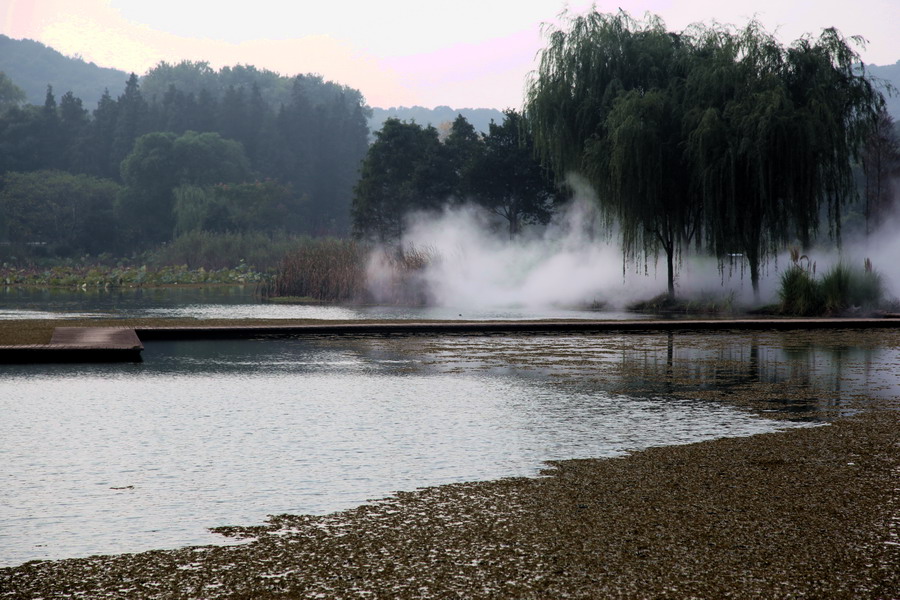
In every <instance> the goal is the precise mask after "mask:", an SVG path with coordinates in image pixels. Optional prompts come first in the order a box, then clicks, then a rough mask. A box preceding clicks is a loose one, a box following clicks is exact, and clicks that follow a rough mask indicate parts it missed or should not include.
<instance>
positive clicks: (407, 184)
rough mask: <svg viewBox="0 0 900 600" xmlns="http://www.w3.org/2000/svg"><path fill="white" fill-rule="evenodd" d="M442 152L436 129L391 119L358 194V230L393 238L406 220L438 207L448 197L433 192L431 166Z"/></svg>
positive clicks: (377, 139) (355, 217) (366, 234)
mask: <svg viewBox="0 0 900 600" xmlns="http://www.w3.org/2000/svg"><path fill="white" fill-rule="evenodd" d="M440 155H441V142H440V140H439V139H438V132H437V129H435V128H434V127H427V128H423V127H422V126H421V125H419V124H417V123H405V122H402V121H400V120H398V119H388V120H386V121H385V122H384V125H383V126H382V128H381V130H380V131H377V132H376V133H375V141H374V142H373V143H372V145H371V146H370V147H369V151H368V153H367V154H366V158H365V160H364V161H363V164H362V172H361V174H360V178H359V182H358V183H357V184H356V188H355V192H354V198H353V230H354V233H355V234H356V235H357V236H359V237H368V238H372V239H375V240H378V241H380V242H392V241H395V240H397V239H399V238H400V236H401V235H402V234H403V229H404V219H405V218H406V216H407V215H408V214H409V213H411V212H414V211H417V210H434V209H436V208H438V207H439V206H440V205H441V203H442V202H443V201H444V200H446V198H445V197H441V196H438V195H434V194H432V193H430V191H431V180H430V177H429V175H430V174H431V171H432V170H433V169H432V166H433V164H434V161H435V160H438V158H437V157H439V156H440Z"/></svg>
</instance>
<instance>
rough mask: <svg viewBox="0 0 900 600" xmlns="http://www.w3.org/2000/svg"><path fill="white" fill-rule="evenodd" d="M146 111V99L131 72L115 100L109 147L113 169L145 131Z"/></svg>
mask: <svg viewBox="0 0 900 600" xmlns="http://www.w3.org/2000/svg"><path fill="white" fill-rule="evenodd" d="M148 113H149V111H148V108H147V101H146V100H144V97H143V95H142V94H141V89H140V84H139V83H138V78H137V75H135V74H134V73H132V74H131V76H130V77H129V78H128V81H127V82H126V83H125V91H124V92H123V93H122V95H121V96H119V98H118V100H117V101H116V124H115V131H114V132H113V138H112V147H111V148H110V154H111V156H110V159H111V161H112V167H113V168H114V169H117V168H118V166H119V165H120V164H121V162H122V161H123V160H124V159H125V157H126V156H128V154H129V153H130V152H131V149H132V148H133V147H134V142H135V140H137V139H138V138H139V137H140V136H141V135H143V134H144V133H147V130H148V126H149V114H148Z"/></svg>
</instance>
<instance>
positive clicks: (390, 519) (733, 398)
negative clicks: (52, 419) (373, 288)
mask: <svg viewBox="0 0 900 600" xmlns="http://www.w3.org/2000/svg"><path fill="white" fill-rule="evenodd" d="M896 337H897V336H896V335H895V334H893V333H879V334H878V337H877V338H876V337H873V336H867V337H865V338H860V339H852V335H851V334H847V333H843V334H842V333H835V334H830V337H827V338H824V339H826V341H827V343H828V344H830V345H831V346H834V347H835V348H838V347H840V346H841V345H842V344H850V343H852V344H853V345H854V346H865V344H869V345H872V344H875V343H876V342H877V343H878V344H879V345H881V346H882V347H889V348H894V349H897V348H900V344H898V342H897V339H896ZM680 339H681V340H682V341H681V343H682V344H684V345H690V344H700V343H702V344H704V345H705V346H709V345H710V344H713V343H718V342H716V340H720V339H721V340H724V339H725V337H724V336H722V337H721V338H707V337H703V338H699V337H698V338H696V339H695V338H692V337H689V336H686V337H683V338H680ZM748 339H749V338H748ZM752 339H753V340H755V339H757V338H755V337H754V338H752ZM765 339H767V338H763V341H765ZM792 339H795V338H792ZM796 339H797V340H800V341H799V342H796V343H795V345H798V344H800V342H802V343H803V344H805V343H806V342H805V341H803V339H801V338H796ZM817 339H818V338H817ZM829 340H830V341H829ZM423 343H429V344H430V343H432V342H423ZM447 343H449V344H451V346H452V347H451V348H450V350H452V353H453V354H457V355H459V354H464V353H462V352H460V351H459V348H458V347H456V346H457V345H458V344H460V343H464V344H465V345H466V346H465V349H466V353H465V354H466V355H471V356H476V357H477V362H478V364H479V365H481V368H485V369H490V368H491V361H490V360H489V359H490V356H487V350H485V351H480V352H474V350H477V348H476V345H474V344H473V342H470V341H467V340H466V341H463V342H459V341H453V340H451V341H450V342H447ZM622 343H623V344H626V343H627V344H628V345H629V347H632V348H633V347H635V345H637V349H638V350H639V352H638V355H639V356H643V357H647V356H656V355H660V356H662V357H663V360H662V361H661V362H659V364H658V365H657V367H658V370H660V371H661V372H667V373H668V375H666V377H668V380H667V381H668V382H669V383H670V384H671V391H672V393H673V394H674V395H682V394H684V395H702V393H708V394H711V395H712V396H711V397H710V400H714V401H719V402H722V401H724V402H728V403H730V404H732V405H734V406H738V407H742V408H743V409H745V410H759V411H766V416H777V415H776V413H775V412H771V408H772V406H773V405H772V403H771V402H770V401H769V400H761V399H760V398H761V396H766V395H767V394H770V393H772V392H773V390H772V388H773V387H778V388H779V389H778V393H779V395H780V396H781V397H784V395H785V394H787V393H788V387H789V386H787V385H785V383H784V382H778V383H771V385H770V386H769V387H765V386H764V385H763V383H764V382H761V381H760V379H761V378H759V377H757V378H756V383H754V384H753V385H749V384H747V385H746V386H744V384H743V383H741V382H742V381H743V379H742V375H741V373H738V374H737V375H734V374H733V373H732V372H731V371H728V370H727V369H725V370H723V369H722V365H725V364H727V363H726V362H725V361H723V358H722V356H723V354H722V353H719V354H716V355H715V357H714V359H710V360H711V361H713V362H714V363H715V365H717V366H718V367H717V370H716V371H715V375H716V377H717V378H718V379H716V381H717V382H718V381H723V380H724V379H723V377H724V375H728V376H729V378H731V379H735V380H736V381H737V383H736V384H734V385H731V387H729V388H728V390H729V391H727V392H722V389H723V388H722V387H721V386H719V385H717V386H715V387H713V388H710V389H706V391H705V392H704V389H705V388H703V386H698V385H697V381H698V380H697V377H698V375H696V374H694V375H692V378H688V375H689V374H690V373H688V372H687V371H690V372H691V373H694V372H700V374H701V375H702V374H703V373H705V371H704V370H703V369H702V368H701V367H702V364H700V363H698V361H697V360H691V361H685V365H686V367H685V372H680V371H679V369H678V365H679V362H678V361H677V358H678V355H677V348H676V352H675V358H676V360H675V362H674V365H675V368H674V369H673V368H672V364H673V363H672V361H671V360H670V361H669V363H668V365H667V363H666V361H665V360H664V359H665V357H666V352H667V348H666V345H665V344H666V342H665V339H661V340H660V339H658V338H656V337H647V338H644V339H643V341H642V340H641V339H633V338H627V339H626V340H625V341H623V342H622ZM741 343H742V342H741ZM404 344H405V345H407V346H408V345H409V344H408V343H407V342H404ZM441 344H444V342H441ZM533 344H534V345H535V346H538V347H540V346H542V345H543V346H545V345H546V344H544V343H543V341H542V340H540V339H537V340H535V341H534V343H533ZM641 344H643V345H641ZM487 346H488V345H487V344H486V347H487ZM798 347H799V346H798ZM420 350H421V349H418V348H416V349H414V351H415V352H419V351H420ZM450 350H447V348H445V347H444V346H443V345H441V347H434V348H430V349H426V350H425V353H426V354H429V355H432V356H437V357H438V358H440V356H442V354H441V353H442V352H449V351H450ZM525 350H528V348H526V349H525ZM601 350H602V352H601ZM651 350H653V352H651ZM725 350H727V348H726V349H725ZM725 350H723V352H725ZM610 351H611V350H610V343H608V342H607V341H604V343H603V344H599V343H598V345H597V359H596V360H594V361H588V362H585V361H586V360H587V359H586V358H585V357H586V356H587V357H588V358H590V357H589V356H588V355H587V354H586V352H585V349H584V348H583V347H581V348H579V349H578V352H577V356H578V359H579V360H578V362H577V364H575V365H574V366H572V367H570V368H571V369H576V370H584V371H585V372H590V373H591V374H592V375H593V376H594V377H600V378H602V379H603V380H604V381H605V382H606V384H607V385H609V386H610V387H611V388H616V386H617V385H619V383H618V382H622V381H630V380H631V379H632V378H633V377H632V376H633V375H635V373H632V371H635V372H637V371H639V373H640V374H641V376H642V378H643V379H642V381H646V377H647V374H648V373H650V372H651V371H653V368H657V367H653V365H656V362H655V361H650V360H648V359H646V358H645V359H643V360H642V362H641V364H640V365H637V366H635V365H633V364H632V362H631V361H620V362H612V363H610V362H609V361H606V360H605V359H603V356H605V355H606V354H609V352H610ZM615 351H616V350H615V348H613V350H612V352H613V355H615ZM473 352H474V354H473ZM654 352H655V353H656V354H654ZM536 354H538V353H536ZM668 355H669V356H670V357H671V355H672V350H671V346H669V349H668ZM538 356H539V357H540V360H539V359H538V358H535V359H533V360H531V359H529V361H526V362H528V365H527V368H530V369H540V368H543V367H544V366H545V365H544V362H543V361H544V360H545V359H546V357H545V356H544V354H539V355H538ZM559 359H560V353H559V352H557V353H556V354H554V360H553V361H552V362H553V363H554V365H555V367H554V368H555V369H559V368H560V360H559ZM473 360H474V359H473ZM497 360H498V361H501V362H504V363H505V362H507V359H506V358H504V357H499V358H497ZM891 362H893V361H891ZM532 363H534V364H532ZM648 363H652V364H651V365H650V367H648ZM710 364H712V362H711V363H710ZM604 365H608V366H604ZM651 367H653V368H651ZM688 367H689V368H688ZM894 367H895V365H892V364H889V365H888V368H889V369H890V370H894ZM523 368H524V367H523ZM773 368H774V367H772V366H771V365H770V366H769V369H770V371H766V372H767V373H769V372H771V370H772V369H773ZM604 369H605V370H604ZM648 369H649V370H648ZM723 373H724V375H723ZM851 374H852V373H851ZM738 375H741V377H738ZM660 377H661V376H660ZM704 381H705V380H704ZM804 386H805V384H804ZM627 387H629V388H633V387H634V384H633V383H628V385H627ZM801 387H802V386H801ZM838 387H839V386H838ZM682 388H683V389H682ZM798 389H799V388H798ZM809 389H810V388H809V387H808V386H807V387H802V390H807V391H808V390H809ZM802 390H801V391H802ZM792 393H793V392H792ZM797 394H798V402H799V401H800V400H802V399H803V398H807V396H808V394H806V393H805V392H804V394H800V393H799V392H798V393H797ZM817 397H818V398H822V397H823V396H821V395H820V394H818V392H817ZM826 404H827V403H826ZM834 406H835V407H836V408H835V410H834V412H833V414H830V415H829V414H825V413H824V412H822V411H823V409H822V405H821V403H820V405H819V407H818V409H817V410H819V411H820V414H822V415H823V416H824V417H825V418H827V419H833V420H831V422H830V423H829V424H827V425H822V426H818V427H803V428H794V429H788V430H785V431H781V432H778V433H771V434H764V435H757V436H753V437H746V438H730V439H720V440H714V441H709V442H702V443H696V444H690V445H685V446H670V447H665V448H653V449H649V450H645V451H641V452H636V453H633V454H630V455H628V456H626V457H623V458H614V459H591V460H570V461H560V462H554V463H551V464H550V465H548V469H547V471H546V472H545V476H544V477H539V478H531V479H529V478H515V479H504V480H499V481H491V482H478V483H464V484H454V485H447V486H440V487H433V488H426V489H422V490H418V491H415V492H405V493H398V494H397V495H395V496H393V497H391V498H388V499H385V500H381V501H378V502H374V503H371V504H368V505H364V506H361V507H358V508H355V509H352V510H348V511H344V512H340V513H334V514H331V515H326V516H290V515H280V516H276V517H272V518H271V519H270V520H269V521H268V522H267V523H266V524H265V525H261V526H255V527H225V528H219V529H218V530H217V531H218V532H219V533H222V534H223V535H228V536H232V537H236V538H244V539H245V540H246V543H244V544H241V545H235V546H208V547H194V548H183V549H178V550H165V551H163V550H157V551H151V552H144V553H140V554H124V555H116V556H98V557H91V558H84V559H69V560H61V561H43V562H31V563H26V564H24V565H21V566H18V567H14V568H5V569H0V599H6V598H16V599H18V598H209V599H212V598H245V599H249V598H725V597H733V598H801V597H803V598H885V599H887V598H897V597H900V452H898V449H900V448H898V446H900V399H898V398H896V397H891V396H890V395H889V394H887V395H886V394H882V396H881V397H880V398H863V397H858V396H857V397H854V398H852V401H850V400H848V399H847V398H844V399H843V402H842V403H835V404H834ZM825 412H827V411H825ZM788 415H789V413H786V414H785V415H782V417H781V418H784V417H785V416H788Z"/></svg>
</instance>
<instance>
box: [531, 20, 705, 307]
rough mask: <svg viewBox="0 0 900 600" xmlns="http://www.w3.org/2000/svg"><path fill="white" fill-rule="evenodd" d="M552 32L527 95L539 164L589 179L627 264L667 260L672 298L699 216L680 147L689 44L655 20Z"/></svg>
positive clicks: (581, 24) (585, 24) (579, 24)
mask: <svg viewBox="0 0 900 600" xmlns="http://www.w3.org/2000/svg"><path fill="white" fill-rule="evenodd" d="M568 24H569V27H568V30H562V29H557V30H554V31H552V32H550V34H549V36H548V37H549V44H548V47H547V48H546V49H545V50H544V51H543V53H542V55H541V60H540V66H539V69H538V72H537V75H536V76H535V77H534V78H533V79H532V80H531V81H530V83H529V86H528V92H527V100H526V104H527V108H526V110H527V114H528V117H529V119H530V122H531V125H532V127H533V130H534V136H535V147H536V149H537V151H538V153H539V155H540V157H541V159H542V160H543V161H545V162H546V163H548V164H549V165H550V166H551V167H552V168H553V170H554V171H555V172H556V173H558V174H562V175H565V174H567V173H571V172H577V173H580V174H582V175H584V176H586V177H587V179H588V180H589V181H590V182H591V184H592V185H593V186H594V188H595V189H596V191H597V194H598V197H599V199H600V207H601V208H602V209H603V212H604V214H605V215H606V217H607V219H608V221H607V222H608V223H612V222H615V223H616V224H618V226H619V228H620V231H621V235H622V246H623V251H624V253H625V256H626V258H635V257H636V256H638V255H642V256H644V257H646V256H648V255H650V254H656V253H658V251H659V250H660V249H661V250H663V251H664V252H665V254H666V263H667V276H668V277H667V280H668V291H669V295H670V296H674V294H675V265H676V256H677V254H678V253H679V252H680V250H681V248H682V247H683V246H684V245H685V244H686V243H688V242H689V241H690V240H691V238H692V236H693V235H694V233H695V232H696V230H697V227H696V225H697V223H698V217H699V213H698V210H697V207H698V204H697V201H696V200H697V199H696V197H695V195H693V194H691V191H690V180H689V177H688V176H687V169H686V167H687V165H686V163H685V160H684V153H683V151H682V150H681V147H680V145H681V121H682V118H683V104H682V96H683V90H684V85H683V83H684V76H685V70H686V68H687V66H688V59H689V57H690V46H689V45H687V44H686V43H685V42H686V39H685V38H683V37H682V36H680V35H678V34H673V33H669V32H667V31H666V29H665V25H664V24H663V22H662V21H661V20H660V19H659V18H657V17H648V18H647V19H646V20H645V21H637V20H635V19H632V18H631V17H630V16H629V15H628V14H627V13H625V12H622V11H620V12H619V13H617V14H614V15H610V14H602V13H598V12H590V13H588V14H586V15H583V16H576V17H573V18H570V19H569V23H568Z"/></svg>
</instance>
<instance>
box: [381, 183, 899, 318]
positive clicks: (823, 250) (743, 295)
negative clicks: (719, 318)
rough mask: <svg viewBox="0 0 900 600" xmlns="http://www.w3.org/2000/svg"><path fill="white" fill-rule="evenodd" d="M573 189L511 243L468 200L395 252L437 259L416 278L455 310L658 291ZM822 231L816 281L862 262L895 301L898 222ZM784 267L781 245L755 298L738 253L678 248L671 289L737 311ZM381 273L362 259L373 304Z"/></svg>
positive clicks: (651, 268)
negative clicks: (851, 234) (843, 233)
mask: <svg viewBox="0 0 900 600" xmlns="http://www.w3.org/2000/svg"><path fill="white" fill-rule="evenodd" d="M576 189H578V192H577V193H576V195H575V197H574V198H573V200H571V201H570V202H569V203H568V204H567V205H566V206H564V207H563V208H562V209H560V210H559V211H558V212H557V213H556V215H555V216H554V218H553V219H552V221H551V222H550V223H549V224H548V225H547V226H546V227H540V226H532V227H527V226H526V227H525V228H524V232H523V233H522V234H521V235H520V236H519V237H517V238H515V239H509V237H508V236H507V235H506V234H505V227H506V224H505V221H500V222H498V218H497V217H496V216H495V215H491V214H490V213H488V212H487V211H486V210H484V209H483V208H480V207H477V206H475V205H472V204H467V205H463V206H458V207H448V208H445V209H444V210H443V212H441V213H440V214H435V213H419V214H413V215H410V216H409V217H408V219H407V227H406V231H405V234H404V236H403V239H402V245H403V247H404V248H405V249H413V250H416V251H419V252H425V253H426V254H428V255H430V256H432V257H436V260H431V261H430V263H429V266H428V267H427V268H426V270H425V271H424V274H423V275H422V276H421V284H422V285H423V286H424V287H425V289H426V290H427V298H428V300H429V301H430V302H431V303H433V304H435V305H437V306H449V307H459V308H462V309H465V308H471V309H481V310H483V309H489V308H495V307H523V308H528V309H533V310H539V309H542V308H548V307H586V306H595V307H600V308H604V309H607V310H613V311H616V310H622V309H625V308H627V307H628V306H629V305H630V304H633V303H635V302H639V301H644V300H649V299H651V298H653V297H655V296H657V295H659V294H661V293H664V292H665V291H666V258H665V253H663V252H662V251H660V253H659V256H653V255H650V256H647V257H643V256H639V257H637V258H635V259H633V260H629V261H627V262H625V261H623V253H622V249H621V247H620V240H619V235H618V233H617V231H616V230H615V229H614V228H612V229H610V228H607V227H606V226H605V225H604V223H603V219H602V217H601V216H600V215H599V213H598V210H597V208H596V206H597V204H596V198H595V197H594V196H593V194H592V192H591V191H590V189H588V188H587V186H585V185H578V186H576ZM826 227H827V225H826V224H824V223H823V224H822V226H821V227H820V230H821V231H820V236H819V237H820V239H821V241H820V242H819V244H817V245H815V246H814V247H813V248H811V249H809V250H807V251H806V253H805V255H806V256H808V257H809V264H810V265H811V266H815V270H816V273H817V274H818V275H821V274H823V273H825V272H826V271H827V270H828V269H829V268H830V267H832V266H833V265H835V264H836V263H838V262H839V261H843V262H844V263H845V264H848V265H849V266H851V267H854V268H860V269H861V268H862V267H863V262H864V260H865V259H866V258H869V259H871V260H872V263H873V265H874V268H875V269H876V270H877V271H878V272H880V273H881V274H882V275H883V279H884V282H885V287H886V292H887V295H888V297H890V298H896V297H897V296H898V295H900V260H897V258H896V257H898V256H900V235H898V232H900V218H898V217H892V218H890V219H885V220H884V221H883V222H881V223H880V224H879V225H878V227H877V229H876V230H875V231H874V232H873V233H872V234H871V235H870V236H869V238H868V239H865V238H863V239H848V238H847V237H845V239H844V241H843V243H842V244H841V246H840V248H839V247H838V246H837V245H836V244H835V242H834V241H833V240H831V239H830V238H829V237H828V235H827V233H826ZM790 264H791V261H790V253H789V250H788V249H785V250H783V251H782V252H780V253H778V254H777V255H774V256H771V257H770V258H769V261H768V262H767V263H764V264H763V265H762V266H761V272H760V298H759V301H758V302H757V301H755V300H754V297H753V289H752V286H751V282H750V272H749V269H748V266H747V263H746V261H745V260H743V258H742V257H739V256H738V257H735V258H733V259H731V260H727V261H725V262H724V263H720V262H719V261H718V260H717V259H716V258H715V257H713V256H709V255H706V254H702V253H700V254H698V253H696V252H685V253H684V254H683V255H682V256H681V257H680V259H679V261H678V266H677V267H676V273H675V278H676V279H675V287H676V293H677V294H678V295H679V296H680V297H683V298H688V299H692V298H706V297H718V298H727V297H729V296H731V295H733V298H734V301H735V303H736V304H737V305H739V306H744V307H750V306H755V305H759V304H767V303H773V302H777V301H778V288H779V285H780V276H781V273H782V272H783V271H784V269H785V268H787V267H788V266H789V265H790ZM804 264H806V262H805V261H804ZM390 277H391V273H390V269H389V268H387V267H386V266H385V264H384V262H383V261H380V260H377V259H373V260H372V261H371V263H370V266H369V282H370V287H371V289H372V291H373V295H374V296H375V297H376V299H377V298H381V297H384V296H385V294H384V293H382V290H383V289H384V288H385V287H387V285H388V280H389V279H390Z"/></svg>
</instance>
